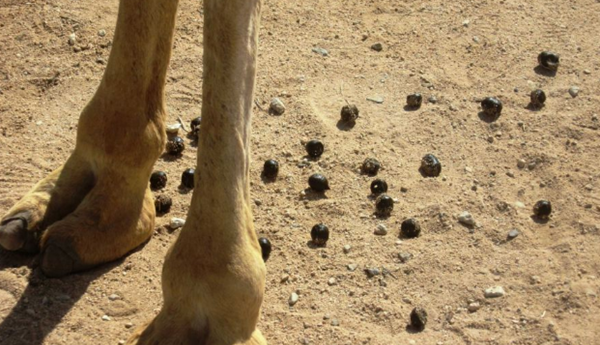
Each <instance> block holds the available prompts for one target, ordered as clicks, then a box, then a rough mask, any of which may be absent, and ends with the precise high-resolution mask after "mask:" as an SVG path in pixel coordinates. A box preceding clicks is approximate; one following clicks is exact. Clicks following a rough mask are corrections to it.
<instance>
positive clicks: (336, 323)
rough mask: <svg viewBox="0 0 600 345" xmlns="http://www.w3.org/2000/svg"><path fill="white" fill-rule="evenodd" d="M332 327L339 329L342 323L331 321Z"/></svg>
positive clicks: (335, 320)
mask: <svg viewBox="0 0 600 345" xmlns="http://www.w3.org/2000/svg"><path fill="white" fill-rule="evenodd" d="M331 325H332V326H334V327H337V326H339V325H340V322H339V321H338V320H337V319H333V320H331Z"/></svg>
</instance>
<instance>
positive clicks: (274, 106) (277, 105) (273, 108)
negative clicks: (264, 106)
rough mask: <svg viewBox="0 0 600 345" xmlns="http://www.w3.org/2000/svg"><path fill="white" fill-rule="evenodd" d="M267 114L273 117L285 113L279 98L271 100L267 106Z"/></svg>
mask: <svg viewBox="0 0 600 345" xmlns="http://www.w3.org/2000/svg"><path fill="white" fill-rule="evenodd" d="M269 112H270V113H272V114H275V115H283V113H285V105H284V104H283V102H282V101H281V100H280V99H279V98H273V99H272V100H271V104H270V106H269Z"/></svg>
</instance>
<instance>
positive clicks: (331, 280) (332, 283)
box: [327, 278, 337, 286]
mask: <svg viewBox="0 0 600 345" xmlns="http://www.w3.org/2000/svg"><path fill="white" fill-rule="evenodd" d="M335 284H337V281H336V280H335V278H329V280H328V281H327V285H329V286H333V285H335Z"/></svg>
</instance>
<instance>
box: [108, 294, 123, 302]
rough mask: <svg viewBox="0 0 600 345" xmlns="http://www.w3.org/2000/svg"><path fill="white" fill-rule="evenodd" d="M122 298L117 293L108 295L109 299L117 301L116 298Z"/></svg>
mask: <svg viewBox="0 0 600 345" xmlns="http://www.w3.org/2000/svg"><path fill="white" fill-rule="evenodd" d="M120 298H121V297H119V295H116V294H112V295H110V296H108V299H109V300H111V301H116V300H118V299H120Z"/></svg>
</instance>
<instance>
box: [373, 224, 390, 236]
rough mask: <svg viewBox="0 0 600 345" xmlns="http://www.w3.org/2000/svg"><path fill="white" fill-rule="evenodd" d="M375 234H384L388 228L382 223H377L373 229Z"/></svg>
mask: <svg viewBox="0 0 600 345" xmlns="http://www.w3.org/2000/svg"><path fill="white" fill-rule="evenodd" d="M374 233H375V235H379V236H385V235H387V233H388V229H387V227H386V226H385V225H383V224H379V225H377V227H376V228H375V231H374Z"/></svg>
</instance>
